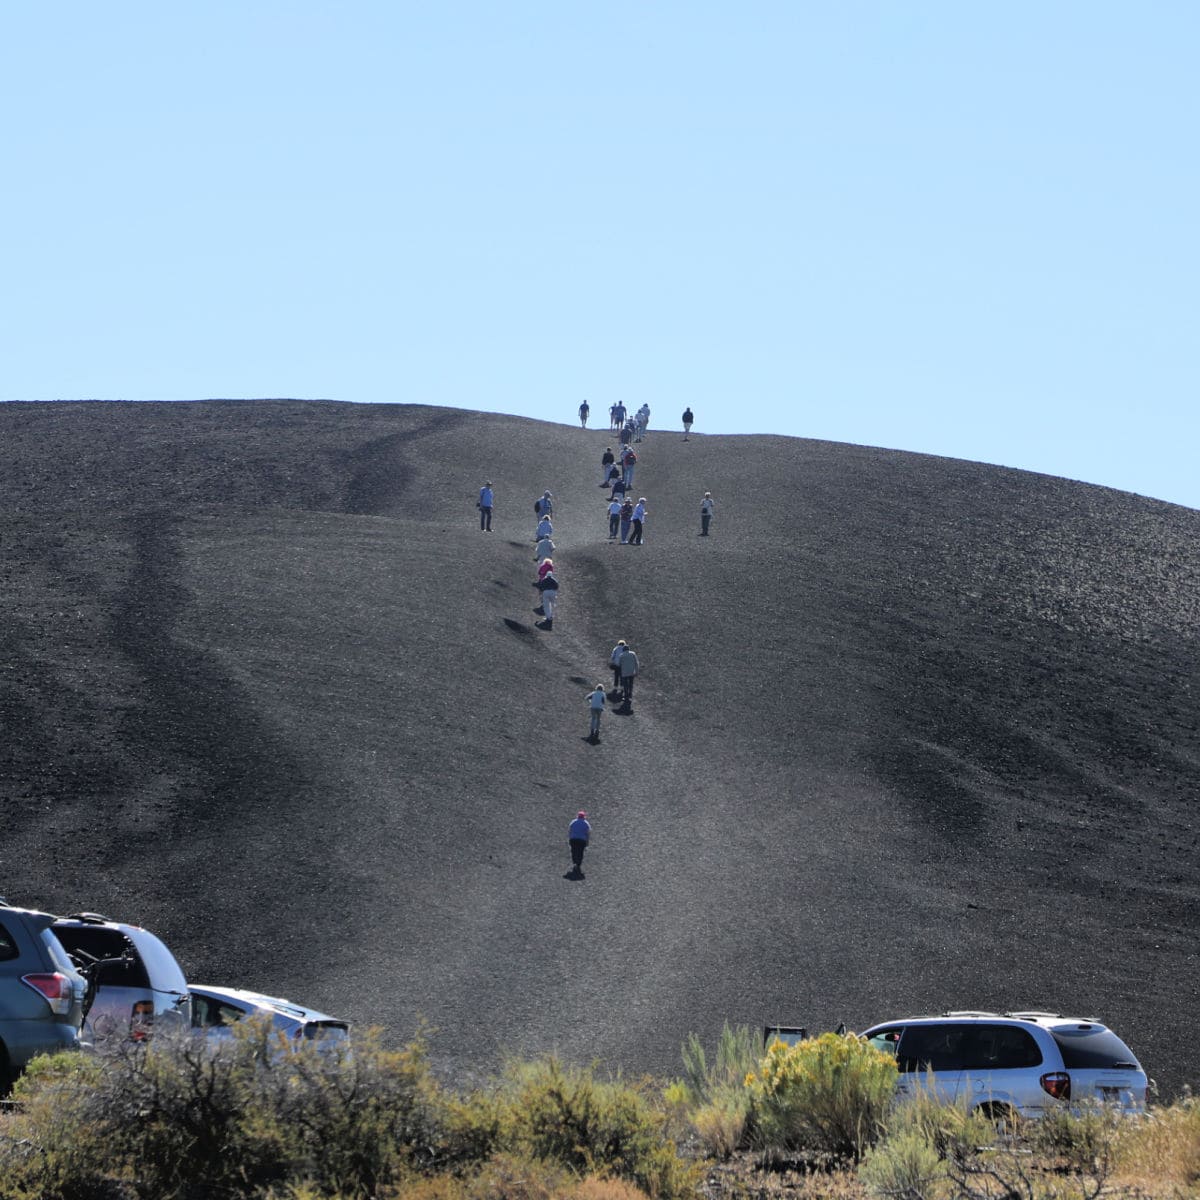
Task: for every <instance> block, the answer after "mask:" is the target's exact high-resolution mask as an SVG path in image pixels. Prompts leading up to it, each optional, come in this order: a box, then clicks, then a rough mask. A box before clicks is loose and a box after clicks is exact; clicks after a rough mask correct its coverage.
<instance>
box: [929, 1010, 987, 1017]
mask: <svg viewBox="0 0 1200 1200" xmlns="http://www.w3.org/2000/svg"><path fill="white" fill-rule="evenodd" d="M940 1015H941V1016H943V1017H998V1016H1000V1015H1001V1014H1000V1013H998V1012H981V1011H980V1010H978V1009H974V1008H957V1009H951V1010H950V1011H949V1012H944V1013H941V1014H940Z"/></svg>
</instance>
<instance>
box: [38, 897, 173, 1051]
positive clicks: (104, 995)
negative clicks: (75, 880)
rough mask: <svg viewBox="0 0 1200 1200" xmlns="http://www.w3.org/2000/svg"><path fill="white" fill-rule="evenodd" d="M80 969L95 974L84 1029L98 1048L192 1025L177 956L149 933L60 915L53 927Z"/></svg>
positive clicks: (88, 916)
mask: <svg viewBox="0 0 1200 1200" xmlns="http://www.w3.org/2000/svg"><path fill="white" fill-rule="evenodd" d="M52 932H53V933H54V935H55V937H57V938H58V940H59V941H60V942H61V943H62V945H63V946H64V947H65V948H66V951H67V953H68V954H69V955H70V956H71V959H72V961H73V962H74V963H75V965H76V966H77V967H81V968H85V969H91V970H93V971H94V975H95V978H94V988H93V989H89V992H90V994H89V997H88V999H89V1000H90V1001H91V1003H90V1006H89V1007H88V1011H87V1014H86V1017H87V1020H86V1022H85V1023H84V1027H83V1037H84V1039H85V1041H87V1042H90V1043H92V1044H93V1045H98V1046H99V1045H104V1044H106V1043H112V1042H119V1041H125V1040H131V1041H135V1042H144V1041H147V1040H149V1038H150V1037H151V1036H152V1034H153V1033H154V1032H155V1030H156V1029H157V1031H158V1032H171V1031H175V1030H182V1029H186V1028H187V1027H188V1024H189V1022H190V1021H191V1019H192V1010H191V1005H190V1002H189V1000H188V990H187V981H186V980H185V978H184V974H183V970H182V968H181V967H180V966H179V963H178V962H176V961H175V956H174V955H173V954H172V953H171V951H170V950H168V949H167V947H166V946H165V945H163V943H162V942H161V941H160V940H159V939H158V938H157V937H155V935H154V934H152V933H151V932H150V931H149V930H148V929H143V928H142V927H141V926H140V925H125V924H122V923H121V922H120V921H112V920H110V919H109V918H108V917H103V916H101V915H100V914H99V913H75V914H73V915H72V916H69V917H59V918H58V919H57V920H55V922H54V925H53V926H52Z"/></svg>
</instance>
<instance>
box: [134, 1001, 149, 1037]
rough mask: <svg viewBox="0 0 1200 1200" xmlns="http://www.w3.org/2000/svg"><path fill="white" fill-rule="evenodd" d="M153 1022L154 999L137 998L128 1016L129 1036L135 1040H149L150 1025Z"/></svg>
mask: <svg viewBox="0 0 1200 1200" xmlns="http://www.w3.org/2000/svg"><path fill="white" fill-rule="evenodd" d="M153 1024H154V1001H153V1000H137V1001H135V1002H134V1005H133V1013H132V1015H131V1016H130V1018H129V1036H130V1037H131V1038H132V1039H133V1040H134V1041H135V1042H147V1041H149V1040H150V1027H151V1026H152V1025H153Z"/></svg>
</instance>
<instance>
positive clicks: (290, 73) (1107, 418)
mask: <svg viewBox="0 0 1200 1200" xmlns="http://www.w3.org/2000/svg"><path fill="white" fill-rule="evenodd" d="M1198 61H1200V4H1197V3H1196V2H1195V0H1178V2H1175V0H1161V2H1156V0H1148V2H1146V3H1140V4H1134V3H1120V4H1117V3H1110V2H1107V0H1086V2H1082V0H1081V2H1064V3H1055V2H1054V0H1037V2H1030V0H1005V3H1002V4H1001V3H990V4H986V3H982V2H980V3H975V2H972V0H967V2H964V0H952V2H951V0H946V2H940V0H939V2H928V3H926V2H923V0H836V2H830V0H823V2H822V3H815V2H812V3H809V2H805V0H791V2H784V0H763V2H760V3H755V2H753V0H743V2H741V3H736V4H735V3H731V2H729V3H723V4H718V3H711V2H706V0H689V2H687V3H685V2H682V0H660V2H657V3H656V2H654V0H604V2H603V3H598V2H592V3H583V2H574V0H503V2H501V0H488V2H484V0H476V2H462V3H460V2H456V0H444V2H442V0H433V2H430V0H422V2H421V3H415V2H413V3H409V2H406V0H394V2H385V0H337V2H336V3H335V2H334V0H328V2H327V3H321V4H318V3H310V2H305V0H292V2H289V3H280V2H276V0H261V2H255V0H238V2H236V3H234V2H227V0H226V2H222V0H205V2H204V3H186V2H182V0H181V2H179V3H163V2H162V0H155V2H154V3H144V2H135V0H120V2H119V3H114V4H97V3H95V2H94V0H87V2H82V0H63V2H60V3H57V4H53V5H44V4H17V3H13V4H9V5H5V6H4V7H3V9H2V10H0V101H2V105H0V112H2V113H3V116H2V117H0V120H2V121H3V132H4V137H3V143H2V158H0V163H2V171H3V175H2V179H3V184H2V186H0V212H2V214H3V236H4V243H3V245H4V252H3V256H2V258H0V270H2V271H3V280H2V287H0V400H46V399H84V398H104V399H129V400H183V399H202V398H208V397H260V396H274V397H280V396H294V397H314V398H316V397H325V398H331V399H337V400H349V401H359V402H367V401H395V402H404V403H423V404H440V405H453V406H456V407H463V408H471V409H484V410H489V411H499V412H511V413H519V414H523V415H527V416H532V417H539V418H544V419H550V420H561V421H573V420H574V419H575V418H574V414H575V410H576V407H577V406H578V404H579V401H580V400H581V399H583V398H585V397H586V398H587V399H588V400H590V401H591V403H592V405H593V407H594V408H595V409H596V410H597V412H598V414H599V413H601V412H606V411H607V407H608V405H609V404H610V403H612V401H613V400H615V399H616V398H618V397H620V398H622V399H625V400H626V401H633V402H634V403H635V404H640V403H641V402H642V401H643V400H645V401H648V402H649V403H650V405H651V408H652V410H653V421H654V423H655V424H657V425H662V424H677V421H678V415H679V413H680V412H681V411H682V409H683V407H684V405H685V404H687V403H690V404H691V406H692V408H693V409H694V410H695V412H696V417H697V423H696V427H697V430H699V431H703V432H716V433H782V434H790V435H796V436H801V437H818V438H827V439H831V440H834V441H844V442H858V443H865V444H870V445H878V446H888V447H898V448H902V449H908V450H918V451H923V452H929V453H934V454H943V455H949V456H952V457H955V458H968V459H977V460H981V461H984V462H993V463H1002V464H1005V465H1008V466H1015V467H1024V468H1028V469H1030V470H1036V471H1044V472H1048V473H1050V474H1054V475H1065V476H1068V477H1070V478H1075V479H1083V480H1087V481H1089V482H1094V483H1102V484H1107V485H1109V486H1112V487H1118V488H1122V489H1126V490H1130V491H1135V492H1141V493H1143V494H1146V495H1150V496H1156V497H1159V498H1162V499H1167V500H1172V501H1175V502H1177V503H1181V504H1186V505H1190V506H1192V507H1200V472H1198V471H1197V470H1196V467H1195V460H1196V457H1197V445H1196V443H1197V425H1198V418H1197V394H1198V386H1197V385H1198V383H1200V369H1198V365H1197V353H1198V335H1200V302H1198V300H1200V296H1198V290H1200V249H1198V248H1200V186H1198V184H1200V154H1198V150H1200V103H1198V97H1200V77H1198V75H1197V67H1196V64H1197V62H1198Z"/></svg>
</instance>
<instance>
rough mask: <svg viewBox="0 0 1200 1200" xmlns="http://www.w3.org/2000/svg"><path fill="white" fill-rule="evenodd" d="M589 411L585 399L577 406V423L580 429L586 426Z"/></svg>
mask: <svg viewBox="0 0 1200 1200" xmlns="http://www.w3.org/2000/svg"><path fill="white" fill-rule="evenodd" d="M591 411H592V410H591V409H590V408H588V402H587V401H586V400H585V401H584V402H583V403H582V404H581V405H580V406H579V425H580V427H581V428H582V429H586V428H587V419H588V413H590V412H591Z"/></svg>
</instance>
